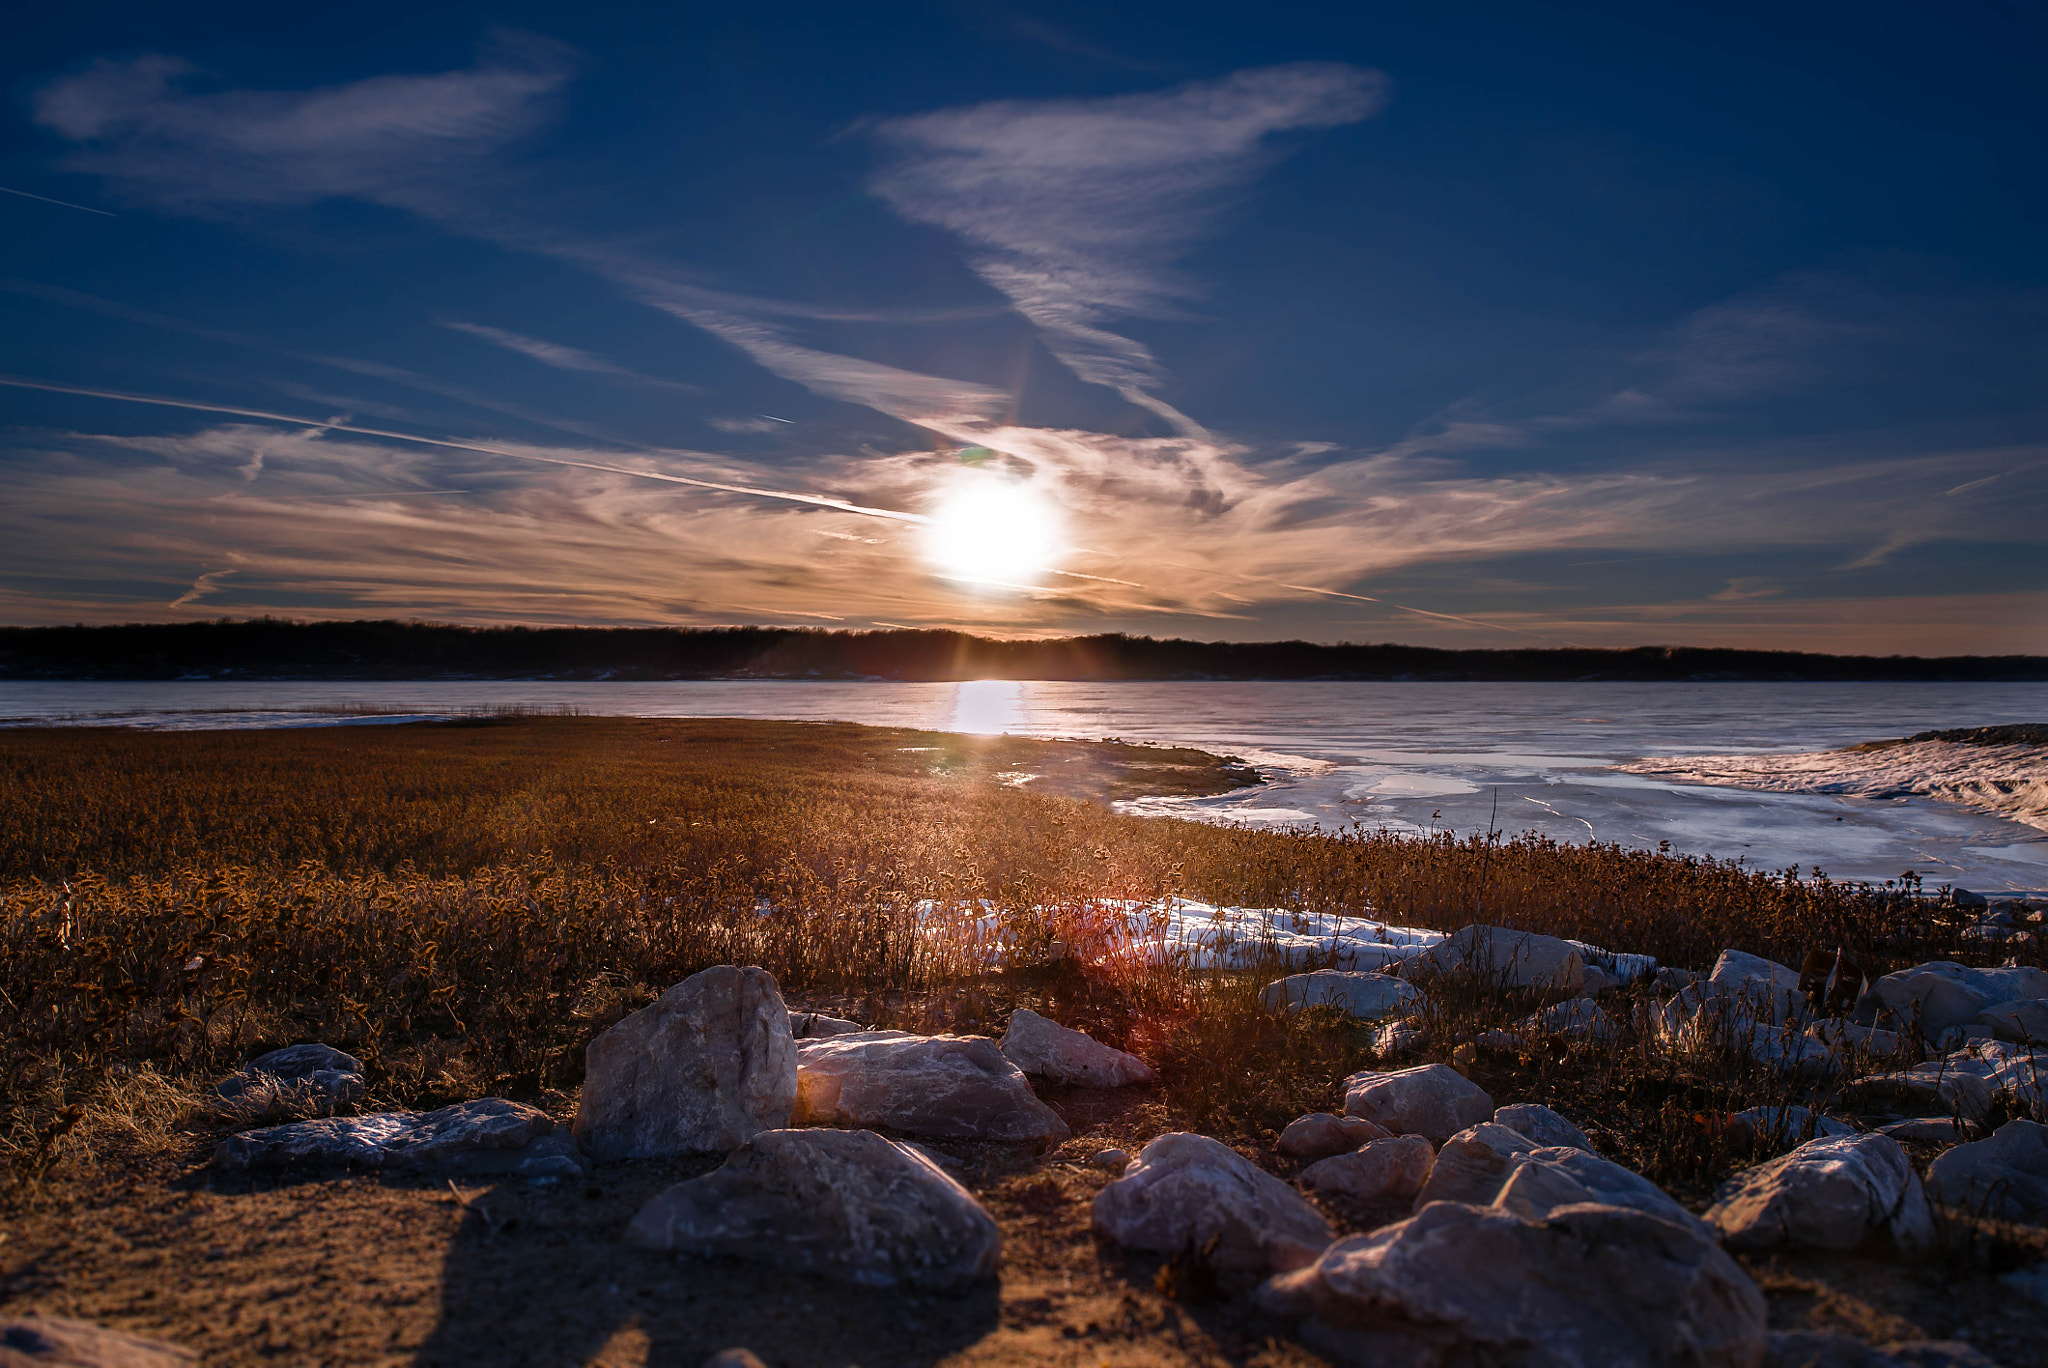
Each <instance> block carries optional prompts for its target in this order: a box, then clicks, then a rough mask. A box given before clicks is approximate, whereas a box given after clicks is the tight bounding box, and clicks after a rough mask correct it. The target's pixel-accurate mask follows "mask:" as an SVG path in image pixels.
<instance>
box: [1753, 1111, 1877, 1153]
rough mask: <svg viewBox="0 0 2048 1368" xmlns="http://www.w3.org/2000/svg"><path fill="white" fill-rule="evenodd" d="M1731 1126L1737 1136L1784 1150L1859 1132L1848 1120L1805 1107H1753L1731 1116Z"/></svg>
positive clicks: (1755, 1143)
mask: <svg viewBox="0 0 2048 1368" xmlns="http://www.w3.org/2000/svg"><path fill="white" fill-rule="evenodd" d="M1728 1129H1729V1131H1730V1132H1732V1134H1733V1138H1735V1139H1737V1140H1739V1141H1741V1142H1743V1143H1745V1144H1751V1145H1757V1144H1773V1145H1777V1146H1778V1147H1779V1148H1781V1149H1789V1148H1791V1147H1792V1146H1794V1145H1800V1144H1804V1143H1805V1142H1806V1141H1808V1140H1813V1139H1816V1138H1818V1139H1826V1138H1828V1137H1829V1136H1835V1135H1854V1134H1856V1128H1855V1127H1854V1126H1852V1125H1850V1124H1849V1123H1848V1122H1846V1121H1838V1120H1836V1119H1835V1118H1834V1117H1832V1116H1822V1115H1820V1114H1819V1113H1818V1112H1814V1111H1811V1110H1809V1109H1807V1108H1805V1107H1750V1108H1748V1109H1747V1110H1745V1111H1739V1112H1736V1113H1735V1114H1734V1115H1732V1116H1730V1117H1729V1118H1728Z"/></svg>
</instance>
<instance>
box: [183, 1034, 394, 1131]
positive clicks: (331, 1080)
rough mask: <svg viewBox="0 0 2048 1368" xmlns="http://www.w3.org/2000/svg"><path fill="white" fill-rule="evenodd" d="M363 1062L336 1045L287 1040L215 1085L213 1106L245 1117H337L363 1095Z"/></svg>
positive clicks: (250, 1118) (251, 1118)
mask: <svg viewBox="0 0 2048 1368" xmlns="http://www.w3.org/2000/svg"><path fill="white" fill-rule="evenodd" d="M364 1092H365V1086H364V1083H363V1062H362V1061H361V1060H359V1059H357V1058H356V1057H355V1056H354V1055H352V1054H346V1053H344V1052H342V1051H340V1050H337V1049H335V1048H334V1047H333V1046H331V1045H318V1044H309V1045H287V1046H286V1047H285V1048H283V1049H282V1050H272V1051H270V1052H269V1053H267V1054H260V1055H258V1056H256V1058H254V1059H252V1060H250V1061H249V1062H248V1063H247V1064H245V1065H244V1066H243V1067H242V1070H241V1072H239V1073H234V1074H230V1075H228V1076H227V1077H226V1078H223V1079H222V1080H221V1081H220V1082H218V1083H216V1084H214V1087H213V1099H214V1106H215V1107H216V1108H217V1109H218V1110H220V1111H222V1112H224V1113H227V1114H230V1115H234V1116H238V1117H241V1118H244V1119H246V1120H255V1119H257V1118H259V1117H265V1116H285V1115H291V1114H294V1113H296V1114H297V1115H300V1116H307V1115H312V1116H332V1115H334V1114H335V1113H336V1112H338V1111H341V1110H343V1109H345V1108H347V1107H350V1106H353V1105H354V1104H355V1103H357V1102H360V1101H362V1100H363V1094H364Z"/></svg>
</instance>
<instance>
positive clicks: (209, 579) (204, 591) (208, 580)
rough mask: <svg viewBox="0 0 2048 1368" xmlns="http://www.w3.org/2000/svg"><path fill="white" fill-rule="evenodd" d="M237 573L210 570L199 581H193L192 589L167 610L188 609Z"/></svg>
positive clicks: (173, 602) (167, 605)
mask: <svg viewBox="0 0 2048 1368" xmlns="http://www.w3.org/2000/svg"><path fill="white" fill-rule="evenodd" d="M235 573H236V572H235V571H233V570H209V571H207V572H206V573H205V574H203V575H201V576H200V577H199V578H198V579H195V580H193V581H192V587H191V588H190V589H187V590H186V591H185V592H184V593H182V594H180V595H178V596H177V597H176V598H174V599H172V600H171V601H170V602H169V603H168V604H165V605H164V606H165V607H167V608H188V607H190V606H191V605H193V604H195V603H197V602H199V600H201V599H203V598H205V597H206V596H207V595H208V594H211V593H212V592H213V591H214V590H216V589H218V588H220V582H221V581H222V580H224V579H226V578H227V577H228V576H229V575H232V574H235Z"/></svg>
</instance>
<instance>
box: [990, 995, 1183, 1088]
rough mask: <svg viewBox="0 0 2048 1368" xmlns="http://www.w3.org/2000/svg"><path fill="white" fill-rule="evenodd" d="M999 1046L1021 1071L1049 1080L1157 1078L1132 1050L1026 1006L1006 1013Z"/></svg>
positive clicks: (1109, 1082)
mask: <svg viewBox="0 0 2048 1368" xmlns="http://www.w3.org/2000/svg"><path fill="white" fill-rule="evenodd" d="M1001 1048H1002V1051H1003V1054H1004V1055H1005V1056H1007V1057H1008V1058H1009V1061H1010V1062H1011V1063H1012V1064H1015V1065H1016V1066H1017V1067H1018V1068H1020V1069H1022V1070H1023V1071H1024V1072H1025V1073H1027V1074H1036V1075H1037V1076H1039V1077H1040V1078H1049V1079H1051V1080H1052V1081H1053V1082H1055V1083H1075V1084H1080V1085H1081V1086H1083V1087H1089V1088H1121V1087H1125V1086H1127V1085H1129V1084H1132V1083H1156V1082H1158V1081H1159V1075H1158V1074H1157V1073H1156V1072H1155V1071H1154V1070H1153V1068H1152V1066H1151V1065H1150V1064H1147V1063H1146V1062H1145V1061H1144V1060H1142V1059H1140V1058H1138V1057H1137V1056H1136V1055H1134V1054H1127V1053H1125V1052H1124V1051H1122V1050H1119V1049H1116V1048H1114V1047H1112V1046H1109V1045H1104V1044H1103V1043H1102V1042H1101V1041H1099V1040H1096V1039H1094V1038H1093V1037H1092V1036H1089V1035H1088V1034H1087V1033H1085V1032H1083V1031H1076V1030H1073V1029H1072V1028H1070V1027H1066V1026H1062V1025H1060V1024H1059V1023H1058V1022H1056V1021H1050V1020H1047V1019H1046V1018H1045V1017H1042V1016H1040V1015H1039V1014H1038V1013H1036V1012H1034V1011H1032V1010H1030V1009H1029V1008H1026V1007H1019V1008H1018V1009H1017V1010H1016V1011H1014V1012H1012V1013H1010V1026H1009V1029H1008V1030H1006V1031H1005V1032H1004V1033H1003V1041H1002V1047H1001Z"/></svg>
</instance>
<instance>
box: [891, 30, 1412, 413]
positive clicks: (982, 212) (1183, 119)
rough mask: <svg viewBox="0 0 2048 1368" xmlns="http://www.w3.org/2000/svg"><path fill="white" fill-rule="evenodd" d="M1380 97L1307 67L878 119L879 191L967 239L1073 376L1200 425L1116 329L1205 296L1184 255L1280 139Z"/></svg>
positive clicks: (1340, 118) (1374, 86)
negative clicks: (1168, 398) (1163, 390)
mask: <svg viewBox="0 0 2048 1368" xmlns="http://www.w3.org/2000/svg"><path fill="white" fill-rule="evenodd" d="M1384 99H1385V80H1384V78H1382V77H1381V76H1380V75H1379V74H1378V73H1377V72H1372V71H1365V70H1361V69H1359V68H1357V67H1350V66H1344V65H1340V64H1337V63H1326V62H1301V63H1296V64H1293V65H1289V66H1278V67H1266V68H1261V69H1257V70H1251V71H1240V72H1237V73H1235V74H1233V75H1230V76H1226V77H1224V78H1223V79H1221V80H1216V81H1204V82H1199V83H1196V84H1193V85H1187V86H1182V87H1180V88H1179V89H1176V90H1171V91H1165V92H1160V93H1148V94H1137V95H1122V96H1116V97H1113V98H1109V99H1099V100H1055V101H1014V100H1006V101H998V102H995V103H990V104H983V105H974V106H971V107H968V108H963V109H947V110H939V111H937V112H934V113H930V114H920V115H915V116H913V117H910V118H903V119H891V120H887V121H885V122H881V123H877V124H876V125H874V128H873V131H874V133H875V135H876V136H877V137H878V138H880V139H881V140H882V141H883V143H884V144H885V145H886V146H887V147H888V149H889V151H890V153H891V154H892V155H891V161H890V164H889V165H888V167H887V168H886V169H885V170H884V171H883V172H882V173H881V174H880V175H878V176H877V177H876V179H875V181H874V189H875V191H876V193H878V194H879V195H881V196H882V198H883V199H885V200H886V201H888V203H889V204H890V205H891V206H893V207H894V208H895V209H896V211H897V212H898V213H900V214H902V215H903V216H904V217H906V218H909V219H911V220H913V221H915V222H919V223H929V224H935V225H937V226H939V227H942V228H947V229H950V230H951V231H953V232H954V233H957V234H959V235H960V236H961V237H962V238H964V239H965V240H966V241H967V242H968V244H969V245H970V247H971V248H972V251H973V256H972V263H973V265H974V268H975V269H976V270H977V271H978V272H979V273H980V274H981V276H982V277H983V278H984V279H985V280H987V281H988V282H989V283H990V284H991V285H993V286H994V287H995V288H996V289H998V290H1000V291H1001V292H1002V293H1003V294H1004V295H1006V296H1007V297H1008V298H1009V299H1010V301H1011V302H1012V303H1013V304H1015V305H1016V307H1017V309H1018V311H1019V312H1021V313H1022V314H1023V315H1024V316H1025V317H1026V318H1028V319H1030V320H1031V321H1032V322H1033V323H1034V324H1036V325H1037V326H1038V328H1039V329H1040V331H1041V333H1042V334H1043V335H1044V337H1045V340H1046V344H1047V346H1048V347H1049V348H1050V349H1051V350H1052V352H1053V353H1054V355H1056V356H1058V357H1059V358H1060V359H1061V360H1062V361H1063V362H1065V363H1066V364H1067V366H1068V367H1070V368H1071V369H1072V370H1073V371H1074V373H1075V374H1076V375H1079V376H1080V377H1081V378H1082V379H1084V380H1087V381H1089V382H1091V383H1094V384H1101V385H1107V386H1109V387H1110V388H1112V389H1114V390H1116V391H1117V392H1118V393H1120V394H1122V395H1123V396H1124V397H1125V398H1126V399H1127V400H1129V401H1130V402H1132V403H1135V404H1139V405H1142V406H1143V407H1146V408H1149V409H1151V410H1153V411H1154V412H1157V413H1159V414H1160V415H1162V416H1163V417H1166V418H1168V419H1169V420H1171V421H1172V422H1173V423H1174V424H1175V426H1176V427H1177V428H1178V429H1179V430H1180V431H1182V432H1183V433H1188V434H1192V433H1194V432H1196V431H1198V430H1199V429H1198V425H1196V424H1195V423H1194V421H1193V420H1192V419H1190V418H1188V417H1187V416H1186V415H1184V414H1182V413H1180V412H1179V411H1177V410H1175V409H1173V408H1172V407H1171V406H1169V405H1167V404H1166V403H1165V402H1164V401H1163V400H1161V399H1159V398H1158V397H1157V395H1156V394H1155V393H1154V392H1153V391H1154V390H1155V389H1156V388H1157V387H1158V386H1159V384H1160V383H1161V381H1162V379H1163V375H1162V372H1161V369H1160V366H1159V363H1158V361H1157V360H1156V359H1155V358H1154V357H1153V355H1152V354H1151V352H1150V351H1149V350H1147V349H1146V348H1145V347H1144V346H1143V345H1142V344H1140V343H1138V342H1136V341H1134V340H1132V339H1131V338H1128V337H1124V336H1122V335H1120V334H1118V333H1115V332H1113V331H1111V330H1110V329H1109V327H1108V326H1107V325H1108V324H1110V323H1111V322H1113V321H1114V320H1116V319H1118V318H1120V317H1130V316H1139V315H1160V314H1172V313H1175V312H1177V311H1178V302H1179V301H1180V300H1183V299H1185V298H1187V297H1189V296H1190V295H1194V294H1197V293H1199V289H1198V287H1197V286H1195V285H1194V284H1193V283H1192V282H1190V281H1188V280H1187V279H1185V278H1183V277H1182V276H1180V275H1179V274H1178V273H1177V272H1176V271H1175V270H1174V269H1173V265H1172V263H1173V260H1174V258H1175V257H1177V256H1178V255H1179V254H1180V253H1181V252H1182V251H1183V250H1184V249H1186V248H1187V247H1188V246H1189V245H1190V244H1191V243H1192V242H1194V241H1196V240H1197V239H1198V238H1200V237H1201V236H1202V235H1203V234H1204V233H1206V232H1207V231H1208V230H1209V229H1210V228H1211V226H1212V225H1213V223H1214V221H1215V219H1216V216H1217V214H1218V212H1219V211H1220V210H1221V209H1222V208H1223V205H1224V198H1223V192H1224V191H1227V190H1229V189H1232V188H1235V187H1237V186H1240V185H1242V184H1244V183H1245V182H1247V181H1248V180H1250V179H1251V178H1252V177H1253V176H1254V175H1256V174H1257V172H1258V171H1259V170H1260V169H1261V168H1262V167H1263V166H1265V165H1266V164H1267V163H1268V162H1269V161H1270V160H1271V159H1272V157H1273V156H1274V155H1276V152H1275V149H1274V147H1273V145H1272V144H1271V142H1270V140H1271V139H1272V138H1273V137H1274V135H1276V134H1280V133H1286V132H1292V131H1299V130H1307V129H1324V128H1334V127H1337V126H1339V125H1342V124H1348V123H1355V122H1357V121H1358V120H1360V119H1364V118H1366V117H1368V116H1369V115H1371V114H1372V113H1373V112H1374V111H1375V110H1376V109H1378V108H1379V106H1380V105H1381V103H1382V102H1383V101H1384Z"/></svg>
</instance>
